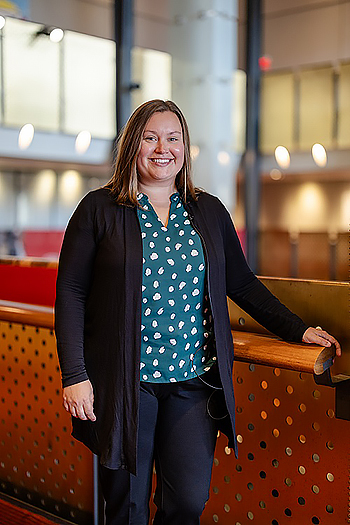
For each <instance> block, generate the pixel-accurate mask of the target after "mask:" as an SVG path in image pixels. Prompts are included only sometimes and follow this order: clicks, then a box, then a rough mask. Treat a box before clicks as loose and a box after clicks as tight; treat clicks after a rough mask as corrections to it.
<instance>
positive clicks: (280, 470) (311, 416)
mask: <svg viewBox="0 0 350 525" xmlns="http://www.w3.org/2000/svg"><path fill="white" fill-rule="evenodd" d="M235 392H236V421H237V424H236V428H237V433H238V441H239V458H238V460H236V459H235V457H234V454H233V452H232V451H231V449H228V448H227V447H226V441H227V440H226V438H225V437H224V436H220V438H219V440H218V444H217V448H216V454H215V462H214V468H213V478H212V485H211V497H210V500H209V502H208V504H207V507H206V509H205V512H204V515H203V518H202V521H201V523H202V524H209V523H221V524H226V525H244V524H247V523H250V522H253V523H257V524H258V525H285V524H287V523H300V524H301V525H306V524H309V523H310V524H324V525H328V524H329V525H340V524H342V523H350V508H349V472H350V470H349V469H350V423H349V422H348V421H342V420H337V419H335V417H334V390H333V389H331V388H329V387H320V386H317V385H315V383H314V380H313V377H312V376H311V375H308V374H298V373H297V372H290V371H286V370H279V369H272V368H269V367H263V366H254V365H246V364H243V363H236V364H235Z"/></svg>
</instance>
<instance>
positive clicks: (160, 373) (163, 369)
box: [137, 193, 215, 383]
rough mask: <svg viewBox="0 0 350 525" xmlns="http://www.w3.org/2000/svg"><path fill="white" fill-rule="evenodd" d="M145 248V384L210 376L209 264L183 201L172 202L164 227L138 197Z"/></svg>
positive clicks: (142, 364)
mask: <svg viewBox="0 0 350 525" xmlns="http://www.w3.org/2000/svg"><path fill="white" fill-rule="evenodd" d="M137 198H138V201H139V203H140V205H141V207H139V208H138V218H139V222H140V227H141V234H142V244H143V275H142V302H143V305H142V320H141V361H140V380H141V381H148V382H152V383H168V382H176V381H184V380H188V379H193V378H194V377H196V376H197V375H201V374H203V373H204V372H206V371H208V370H209V368H210V366H211V365H212V364H213V361H214V360H215V356H212V355H209V354H212V351H211V349H212V346H213V345H212V344H210V342H211V340H212V336H211V326H212V320H211V315H210V309H209V301H208V296H207V293H206V291H205V288H206V285H205V283H206V279H205V269H206V268H205V259H204V253H203V247H202V243H201V239H200V237H199V235H198V233H197V232H196V231H195V230H194V229H193V227H192V225H191V222H190V220H189V218H188V213H187V211H186V210H185V208H184V206H183V204H182V201H181V199H180V195H179V194H178V193H174V194H173V195H171V197H170V211H169V220H168V225H167V227H165V226H164V225H163V223H162V222H161V220H160V219H159V217H158V215H157V214H156V212H155V210H154V208H153V207H152V205H151V203H150V201H149V199H148V197H147V195H145V194H142V193H140V194H138V197H137Z"/></svg>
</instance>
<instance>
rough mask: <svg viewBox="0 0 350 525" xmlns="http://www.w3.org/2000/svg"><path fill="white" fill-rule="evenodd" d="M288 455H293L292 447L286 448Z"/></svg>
mask: <svg viewBox="0 0 350 525" xmlns="http://www.w3.org/2000/svg"><path fill="white" fill-rule="evenodd" d="M286 454H287V456H291V455H292V454H293V450H292V449H291V448H290V447H286Z"/></svg>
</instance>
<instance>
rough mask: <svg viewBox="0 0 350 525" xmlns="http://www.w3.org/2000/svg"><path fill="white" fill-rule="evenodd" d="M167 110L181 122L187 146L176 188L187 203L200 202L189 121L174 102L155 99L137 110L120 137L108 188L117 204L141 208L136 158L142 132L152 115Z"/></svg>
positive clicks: (184, 141) (185, 145)
mask: <svg viewBox="0 0 350 525" xmlns="http://www.w3.org/2000/svg"><path fill="white" fill-rule="evenodd" d="M166 111H171V112H172V113H175V115H176V116H177V118H178V119H179V121H180V125H181V129H182V139H183V143H184V162H183V165H182V168H181V169H180V171H179V172H178V174H177V175H176V179H175V185H176V188H177V190H178V191H179V193H180V194H181V196H182V197H183V199H184V200H185V201H186V199H187V196H188V195H190V196H191V197H192V198H193V199H195V200H196V199H197V195H196V193H197V191H196V189H195V187H194V185H193V182H192V165H191V164H192V163H191V152H190V135H189V131H188V126H187V122H186V119H185V117H184V115H183V113H182V111H181V109H180V108H179V107H178V106H177V105H176V104H175V102H172V101H171V100H160V99H154V100H149V101H148V102H145V103H144V104H141V106H139V107H138V108H136V109H135V111H134V112H133V113H132V115H131V116H130V118H129V120H128V121H127V123H126V124H125V126H124V128H123V129H122V130H121V133H120V135H119V137H118V141H117V144H118V146H117V157H116V161H115V168H114V173H113V175H112V178H111V179H110V180H109V182H108V183H107V184H106V186H105V187H106V188H108V189H110V191H111V193H112V195H113V197H114V198H115V200H116V202H117V203H118V204H123V205H126V206H138V201H137V193H138V184H137V183H138V178H137V157H138V154H139V152H140V149H141V143H142V138H143V133H144V130H145V127H146V124H147V122H148V121H149V119H150V118H151V117H152V115H154V114H155V113H164V112H166Z"/></svg>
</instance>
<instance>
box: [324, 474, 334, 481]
mask: <svg viewBox="0 0 350 525" xmlns="http://www.w3.org/2000/svg"><path fill="white" fill-rule="evenodd" d="M326 478H327V480H328V481H334V475H333V474H332V473H331V472H328V474H327V476H326Z"/></svg>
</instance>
